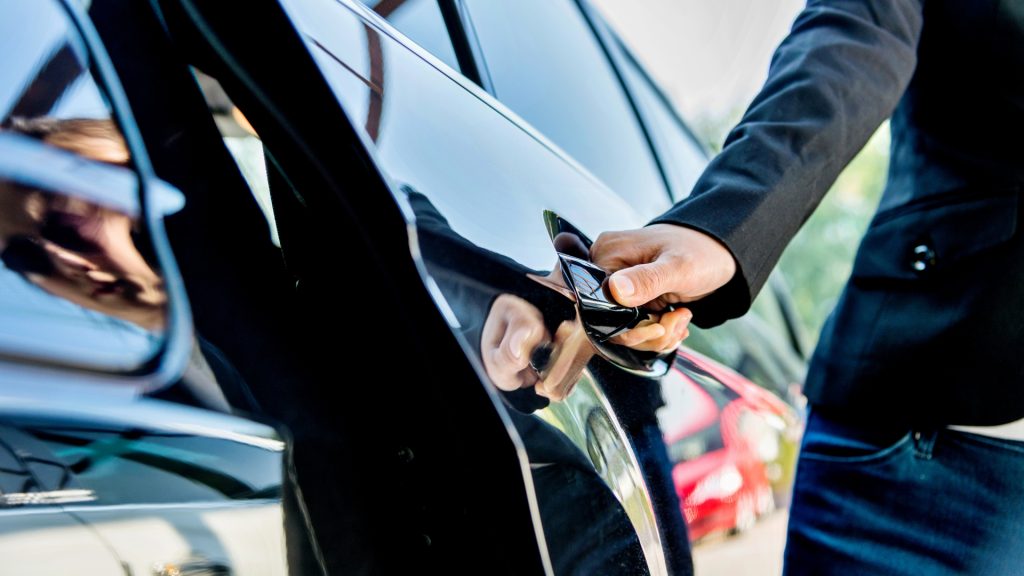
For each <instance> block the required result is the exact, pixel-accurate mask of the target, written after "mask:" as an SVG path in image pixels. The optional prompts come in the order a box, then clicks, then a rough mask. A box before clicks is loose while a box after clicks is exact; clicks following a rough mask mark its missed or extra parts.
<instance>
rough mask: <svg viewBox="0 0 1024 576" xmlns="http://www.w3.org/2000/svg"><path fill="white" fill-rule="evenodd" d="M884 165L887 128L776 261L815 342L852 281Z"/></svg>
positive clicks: (849, 167) (886, 126) (879, 195)
mask: <svg viewBox="0 0 1024 576" xmlns="http://www.w3.org/2000/svg"><path fill="white" fill-rule="evenodd" d="M888 165H889V125H888V123H886V124H883V125H882V127H881V128H880V129H879V130H878V132H877V133H875V135H874V136H873V137H872V138H871V140H870V141H869V142H868V144H867V146H865V147H864V149H863V150H862V151H861V152H860V154H858V155H857V157H856V158H854V160H853V162H851V163H850V165H849V166H847V167H846V170H845V171H843V173H842V174H841V175H840V176H839V179H838V180H836V183H835V184H834V185H833V186H832V189H831V190H830V191H829V193H828V195H827V196H825V199H824V200H823V201H822V203H821V205H820V206H819V207H818V209H817V210H816V211H815V212H814V214H813V215H812V216H811V218H810V219H809V220H808V221H807V223H806V224H805V225H804V227H803V228H802V229H801V230H800V232H799V233H798V234H797V235H796V237H795V238H793V241H792V243H790V245H789V247H788V248H787V249H786V251H785V252H784V253H783V254H782V259H781V260H780V261H779V268H780V269H781V270H782V273H783V274H784V276H785V278H786V281H787V283H788V284H789V286H790V288H792V290H793V297H794V300H795V302H796V306H797V310H798V311H799V313H800V317H801V319H802V320H803V321H804V324H805V326H806V327H807V330H808V334H811V335H813V338H814V339H815V341H816V340H817V335H818V332H819V331H820V330H821V326H822V324H824V322H825V319H826V318H827V317H828V315H829V313H831V312H832V308H833V307H834V306H835V304H836V299H837V298H838V297H839V293H840V292H841V291H842V289H843V285H845V284H846V280H847V278H849V276H850V270H851V268H852V265H853V257H854V255H855V254H856V252H857V246H858V245H859V244H860V239H861V237H862V236H863V235H864V231H865V230H866V229H867V226H868V223H869V222H870V220H871V216H872V215H873V214H874V212H875V209H876V207H877V206H878V200H879V198H880V197H881V195H882V189H883V188H884V186H885V177H886V172H887V170H888Z"/></svg>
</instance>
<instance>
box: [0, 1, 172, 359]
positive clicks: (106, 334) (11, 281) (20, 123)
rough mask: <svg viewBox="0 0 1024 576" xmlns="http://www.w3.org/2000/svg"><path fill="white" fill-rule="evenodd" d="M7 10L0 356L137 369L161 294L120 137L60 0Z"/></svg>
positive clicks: (157, 327)
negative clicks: (62, 10)
mask: <svg viewBox="0 0 1024 576" xmlns="http://www.w3.org/2000/svg"><path fill="white" fill-rule="evenodd" d="M4 16H5V18H3V19H0V48H2V49H4V54H6V57H5V61H4V66H3V67H2V68H0V260H2V264H0V355H7V356H17V357H22V358H29V359H33V360H37V359H43V360H49V361H57V362H61V363H64V364H73V365H79V366H86V367H90V368H95V369H102V370H136V369H139V368H141V367H142V366H144V365H145V364H146V362H147V361H149V360H150V359H151V358H152V357H153V356H154V355H155V354H156V352H157V350H158V349H159V348H160V345H161V344H162V342H163V337H164V332H165V329H166V326H165V324H166V310H167V294H166V292H165V290H164V282H163V278H162V276H161V274H160V271H159V267H158V266H157V265H156V263H155V261H154V258H153V253H152V250H151V248H150V246H149V244H148V241H147V238H146V236H145V234H144V227H143V226H142V225H141V224H140V220H139V211H140V203H139V182H138V178H137V176H136V175H135V173H134V171H133V170H132V169H131V168H132V166H131V159H130V157H129V153H128V148H127V146H126V144H125V140H124V137H123V135H122V134H121V131H120V129H119V127H118V126H117V124H116V123H115V121H114V119H113V117H112V113H111V110H110V107H109V106H108V105H107V102H106V99H105V97H104V94H103V92H102V90H101V89H100V87H99V85H98V84H97V82H96V81H95V80H94V79H93V77H92V75H91V74H90V73H89V61H88V53H87V51H86V49H85V47H84V45H83V44H82V43H81V38H79V37H78V35H77V32H76V31H75V30H74V28H73V27H72V26H71V24H70V22H69V20H68V18H67V16H66V15H65V14H63V13H62V12H61V10H60V8H59V7H57V6H55V5H51V4H49V3H36V2H24V3H13V4H9V5H8V6H6V7H5V14H4ZM161 198H163V196H161V197H160V198H157V199H155V201H156V203H157V204H159V203H160V199H161Z"/></svg>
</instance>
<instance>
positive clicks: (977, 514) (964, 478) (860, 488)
mask: <svg viewBox="0 0 1024 576" xmlns="http://www.w3.org/2000/svg"><path fill="white" fill-rule="evenodd" d="M901 428H902V429H901ZM784 573H785V574H786V575H787V576H800V575H804V574H807V575H815V576H819V575H823V574H825V575H827V574H857V575H876V574H877V575H886V576H899V575H907V576H935V575H950V576H952V575H965V574H967V575H975V574H977V575H984V576H989V575H991V576H996V575H999V576H1003V575H1015V574H1024V442H1015V441H1010V440H1001V439H995V438H990V437H987V436H979V435H975V434H968V433H965V432H959V431H955V430H949V429H946V428H941V429H914V428H911V427H909V426H906V427H900V426H898V425H886V426H879V425H878V424H877V423H873V422H872V421H871V418H870V417H869V416H866V417H865V418H864V419H863V421H861V422H858V423H856V424H854V423H850V422H843V421H840V420H838V419H834V418H829V417H826V416H823V415H821V414H819V413H816V412H815V411H813V410H812V412H811V415H810V417H809V420H808V423H807V431H806V433H805V435H804V441H803V448H802V452H801V455H800V462H799V465H798V469H797V476H796V484H795V486H794V495H793V504H792V509H791V512H790V519H789V536H788V540H787V543H786V554H785V570H784Z"/></svg>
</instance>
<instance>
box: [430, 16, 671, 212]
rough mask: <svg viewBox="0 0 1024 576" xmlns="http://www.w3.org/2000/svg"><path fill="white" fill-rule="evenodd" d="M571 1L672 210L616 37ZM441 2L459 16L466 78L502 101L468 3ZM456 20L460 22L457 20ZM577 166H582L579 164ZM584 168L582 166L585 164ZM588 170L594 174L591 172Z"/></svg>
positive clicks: (665, 181)
mask: <svg viewBox="0 0 1024 576" xmlns="http://www.w3.org/2000/svg"><path fill="white" fill-rule="evenodd" d="M569 1H571V2H572V3H573V4H574V5H575V6H576V8H577V9H578V10H579V12H580V14H581V16H582V18H583V20H584V22H586V25H587V28H589V30H590V33H591V34H592V35H593V38H594V42H595V43H596V44H597V46H598V47H599V49H600V51H601V53H602V54H603V55H604V58H605V61H606V62H607V63H608V65H609V67H610V68H611V70H612V74H613V76H614V77H615V82H616V83H617V84H618V86H619V87H620V88H621V89H622V92H623V95H624V96H625V99H626V102H627V103H628V104H629V109H630V111H631V113H632V117H633V118H634V119H635V121H636V123H637V126H638V127H639V129H640V133H641V134H642V136H643V140H644V141H645V142H646V144H647V150H648V151H649V153H650V155H651V158H652V159H653V161H654V165H655V167H656V169H657V172H658V177H659V179H660V181H661V184H662V189H663V191H664V193H665V200H666V205H665V208H666V209H668V208H669V207H671V206H672V204H674V203H675V199H674V197H673V195H672V188H671V184H670V181H669V178H668V174H666V171H665V167H664V165H663V159H662V158H661V156H660V155H659V154H658V149H657V147H656V146H655V142H654V140H653V138H652V136H651V130H650V128H649V127H648V125H647V122H645V121H644V116H643V114H642V113H641V111H640V109H639V107H638V105H637V102H636V98H635V97H634V95H633V93H632V91H631V90H630V88H629V85H628V83H627V82H626V80H625V78H624V77H623V74H622V71H621V70H620V69H619V62H618V60H617V59H616V58H615V54H614V51H613V50H611V49H609V41H610V40H614V38H613V37H612V33H611V31H610V29H609V28H608V26H607V24H606V23H605V22H604V21H603V20H601V19H600V17H599V16H598V15H597V13H596V12H595V11H594V10H593V8H592V7H591V6H590V5H589V3H588V2H586V0H569ZM438 2H439V3H440V4H441V10H442V13H445V12H446V11H447V12H450V13H453V14H457V20H458V21H459V26H457V27H453V26H449V34H450V35H451V36H452V44H453V45H454V46H456V54H457V55H459V58H460V65H461V66H462V67H463V75H465V76H466V77H467V78H468V79H469V80H471V81H473V82H474V83H476V84H477V85H479V86H480V87H481V88H483V89H484V90H485V91H486V92H487V93H488V94H490V95H491V96H493V97H494V98H495V99H498V100H499V101H500V98H498V96H497V94H496V93H495V90H494V85H493V83H492V82H491V77H490V72H489V70H488V67H487V59H486V58H485V57H484V52H483V48H482V46H481V44H480V39H479V37H478V36H477V33H476V29H475V27H474V25H473V19H472V16H471V15H470V13H469V10H468V9H467V8H466V6H465V3H464V2H463V0H438ZM453 19H456V18H455V17H453ZM457 34H458V35H460V37H459V38H458V39H456V35H457ZM460 45H464V46H465V48H464V53H463V54H460V53H459V49H458V46H460ZM463 57H465V58H466V63H465V64H463V63H462V58H463ZM474 76H475V77H474ZM537 130H538V131H541V130H540V129H539V128H537ZM541 132H542V131H541ZM577 162H578V163H580V162H579V161H578V160H577ZM580 164H581V165H582V163H580ZM587 170H588V171H590V170H589V168H588V169H587ZM615 193H616V194H617V195H619V196H620V197H622V194H620V193H618V192H615ZM627 200H628V199H627Z"/></svg>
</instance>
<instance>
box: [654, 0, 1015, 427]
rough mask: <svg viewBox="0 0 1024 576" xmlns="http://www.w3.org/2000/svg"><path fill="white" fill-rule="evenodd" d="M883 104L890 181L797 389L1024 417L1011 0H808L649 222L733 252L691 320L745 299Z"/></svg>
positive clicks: (819, 398)
mask: <svg viewBox="0 0 1024 576" xmlns="http://www.w3.org/2000/svg"><path fill="white" fill-rule="evenodd" d="M890 116H891V118H892V120H891V124H890V125H891V130H892V151H891V160H890V167H889V179H888V184H887V187H886V190H885V192H884V194H883V196H882V200H881V203H880V205H879V208H878V212H877V213H876V215H875V217H874V219H873V220H872V222H871V224H870V226H869V228H868V231H867V233H866V235H865V237H864V239H863V241H862V243H861V246H860V249H859V251H858V253H857V257H856V260H855V263H854V267H853V273H852V275H851V278H850V280H849V282H848V284H847V286H846V288H845V290H844V292H843V293H842V295H841V297H840V299H839V301H838V304H837V306H836V309H835V311H834V312H833V314H832V316H831V317H830V318H829V320H828V322H827V323H826V325H825V328H824V329H823V332H822V335H821V338H820V341H819V344H818V348H817V350H816V351H815V354H814V357H813V359H812V362H811V368H810V371H809V374H808V379H807V383H806V393H807V395H808V397H809V398H810V400H811V401H812V403H814V404H816V405H817V406H824V407H828V408H829V409H832V410H838V411H845V412H850V413H859V414H870V415H874V416H881V415H888V416H890V417H894V418H900V419H902V420H913V421H917V422H925V423H936V424H997V423H1002V422H1007V421H1010V420H1014V419H1017V418H1021V417H1024V242H1022V240H1021V234H1020V233H1019V232H1018V222H1019V221H1020V220H1021V216H1022V214H1021V213H1022V209H1024V202H1021V200H1020V195H1021V189H1022V183H1024V1H1021V0H970V1H965V0H810V1H809V2H808V5H807V7H806V9H805V10H804V11H803V12H802V13H801V14H800V16H799V17H798V18H797V20H796V22H795V24H794V25H793V29H792V32H791V33H790V35H789V36H788V37H787V38H786V39H785V40H784V41H783V43H782V44H781V45H780V47H779V48H778V50H777V52H776V53H775V56H774V58H773V60H772V65H771V69H770V72H769V77H768V80H767V82H766V84H765V86H764V88H763V89H762V91H761V92H760V94H759V95H758V96H757V97H756V99H755V100H754V102H753V104H751V106H750V108H749V109H748V111H747V112H746V114H745V116H744V117H743V119H742V121H741V122H740V123H739V124H738V125H737V126H736V128H735V129H734V130H733V131H732V133H731V134H730V135H729V137H728V139H727V140H726V143H725V146H724V148H723V150H722V153H721V154H720V155H719V156H718V157H717V158H715V159H714V160H713V161H712V162H711V164H710V165H709V167H708V169H707V170H706V171H705V173H704V174H703V176H702V178H701V179H700V180H699V181H698V183H697V184H696V186H695V189H694V192H693V194H692V195H691V196H690V197H689V198H688V199H686V200H685V201H683V202H681V203H680V204H678V205H676V206H675V207H674V208H673V209H672V210H670V211H669V212H667V213H666V214H665V215H664V216H662V217H660V218H658V219H656V220H655V221H656V222H672V223H676V224H681V225H684V226H689V227H692V228H696V229H698V230H702V231H704V232H707V233H709V234H711V235H712V236H714V237H716V238H718V239H719V240H720V241H721V242H722V243H723V244H725V245H726V246H727V247H728V248H729V250H730V251H731V252H732V254H733V255H734V256H735V258H736V261H737V263H738V272H737V274H736V276H735V277H734V278H733V279H732V281H730V282H729V283H728V284H727V285H726V286H724V287H723V288H722V289H720V290H718V291H717V292H715V293H714V294H713V295H711V296H709V297H707V298H705V299H704V300H702V301H701V302H698V303H696V304H695V305H694V322H695V323H696V324H697V325H699V326H711V325H715V324H718V323H721V322H723V321H724V320H726V319H728V318H732V317H735V316H738V315H740V314H742V313H743V312H744V311H746V309H747V308H748V307H749V305H750V302H751V300H752V299H753V297H754V295H756V294H757V292H758V290H759V289H760V288H761V286H762V284H763V283H764V282H765V280H766V279H767V277H768V274H769V272H770V271H771V269H772V268H773V267H774V265H775V263H776V262H777V260H778V258H779V255H780V254H781V252H782V250H783V248H784V247H785V245H786V244H787V242H788V241H789V240H790V238H792V236H793V235H794V234H795V233H796V231H797V229H798V228H799V227H800V225H801V224H803V222H804V221H805V220H806V218H807V217H808V216H809V215H810V213H811V212H812V211H813V209H814V208H815V207H816V206H817V204H818V202H819V200H820V199H821V197H822V195H823V194H824V193H825V192H826V190H827V189H828V188H829V186H830V185H831V184H832V183H833V182H834V181H835V178H836V176H837V175H838V174H839V172H840V171H841V170H842V168H843V167H844V166H846V164H847V163H848V162H849V161H850V160H851V159H852V157H853V156H854V155H855V154H856V153H857V151H858V150H860V149H861V147H862V146H863V145H864V144H865V142H866V141H867V139H868V137H869V136H870V135H871V134H872V133H873V132H874V131H875V130H876V129H877V127H878V126H879V125H880V124H881V122H882V121H883V120H885V119H886V118H887V117H890Z"/></svg>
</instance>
